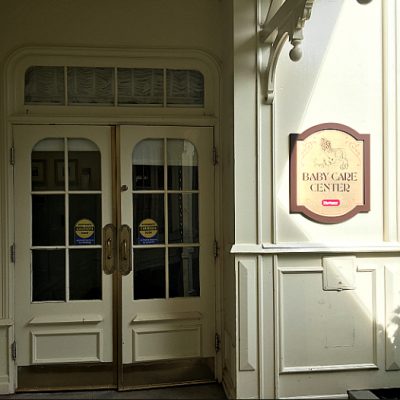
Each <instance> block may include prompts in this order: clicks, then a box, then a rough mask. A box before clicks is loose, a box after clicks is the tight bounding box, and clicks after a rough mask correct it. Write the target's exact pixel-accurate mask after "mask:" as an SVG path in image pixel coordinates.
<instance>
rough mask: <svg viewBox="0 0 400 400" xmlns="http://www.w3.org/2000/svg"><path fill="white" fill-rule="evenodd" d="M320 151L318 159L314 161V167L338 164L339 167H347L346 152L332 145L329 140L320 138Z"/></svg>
mask: <svg viewBox="0 0 400 400" xmlns="http://www.w3.org/2000/svg"><path fill="white" fill-rule="evenodd" d="M320 144H321V149H322V153H321V156H320V158H319V159H316V160H315V161H314V164H315V166H316V167H322V168H323V167H330V166H339V168H340V169H347V168H348V167H349V162H348V160H347V158H346V153H345V151H344V150H343V149H341V148H335V147H332V144H331V141H330V140H328V139H325V138H321V142H320Z"/></svg>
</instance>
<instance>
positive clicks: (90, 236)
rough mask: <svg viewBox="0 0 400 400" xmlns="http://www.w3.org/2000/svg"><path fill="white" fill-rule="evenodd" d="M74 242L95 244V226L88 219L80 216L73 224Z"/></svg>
mask: <svg viewBox="0 0 400 400" xmlns="http://www.w3.org/2000/svg"><path fill="white" fill-rule="evenodd" d="M74 244H95V227H94V223H93V222H92V221H91V220H90V219H87V218H82V219H80V220H79V221H78V222H77V223H76V224H75V226H74Z"/></svg>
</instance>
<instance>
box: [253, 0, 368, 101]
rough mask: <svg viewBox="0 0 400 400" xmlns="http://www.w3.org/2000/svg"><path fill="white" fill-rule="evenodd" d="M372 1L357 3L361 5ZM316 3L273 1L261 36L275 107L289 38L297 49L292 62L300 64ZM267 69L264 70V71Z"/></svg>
mask: <svg viewBox="0 0 400 400" xmlns="http://www.w3.org/2000/svg"><path fill="white" fill-rule="evenodd" d="M371 1H372V0H357V2H358V3H360V4H367V3H370V2H371ZM313 4H314V0H286V1H284V0H273V1H272V2H271V5H270V8H269V12H268V14H267V17H266V18H265V21H264V23H263V24H262V25H261V30H260V33H259V37H260V41H261V44H262V47H266V50H267V51H266V53H267V59H268V61H267V65H266V69H265V77H266V80H265V85H266V88H265V90H266V95H265V102H266V104H272V103H273V101H274V92H275V70H276V66H277V63H278V59H279V56H280V53H281V51H282V48H283V46H284V44H285V42H286V39H288V38H289V41H290V43H291V44H292V46H293V48H292V49H291V50H290V52H289V56H290V59H291V60H292V61H299V60H300V59H301V57H302V55H303V53H302V49H301V42H302V40H303V28H304V24H305V22H306V21H307V20H308V19H310V17H311V10H312V7H313ZM262 68H263V67H262Z"/></svg>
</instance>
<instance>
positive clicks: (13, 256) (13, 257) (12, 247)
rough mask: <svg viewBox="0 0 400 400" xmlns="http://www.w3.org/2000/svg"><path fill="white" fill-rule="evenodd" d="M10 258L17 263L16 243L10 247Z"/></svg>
mask: <svg viewBox="0 0 400 400" xmlns="http://www.w3.org/2000/svg"><path fill="white" fill-rule="evenodd" d="M10 258H11V262H12V263H15V243H13V244H12V245H11V246H10Z"/></svg>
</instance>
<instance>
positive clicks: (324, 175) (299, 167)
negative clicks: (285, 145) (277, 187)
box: [290, 123, 370, 224]
mask: <svg viewBox="0 0 400 400" xmlns="http://www.w3.org/2000/svg"><path fill="white" fill-rule="evenodd" d="M369 210H370V141H369V135H366V134H359V133H357V132H356V131H355V130H354V129H352V128H349V127H348V126H345V125H341V124H334V123H331V124H321V125H316V126H313V127H312V128H310V129H307V130H306V131H305V132H303V133H302V134H291V135H290V212H291V213H302V214H303V215H305V216H306V217H308V218H309V219H311V220H313V221H316V222H320V223H324V224H331V223H338V222H343V221H346V220H348V219H350V218H352V217H353V216H354V215H356V214H357V213H359V212H368V211H369Z"/></svg>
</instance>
